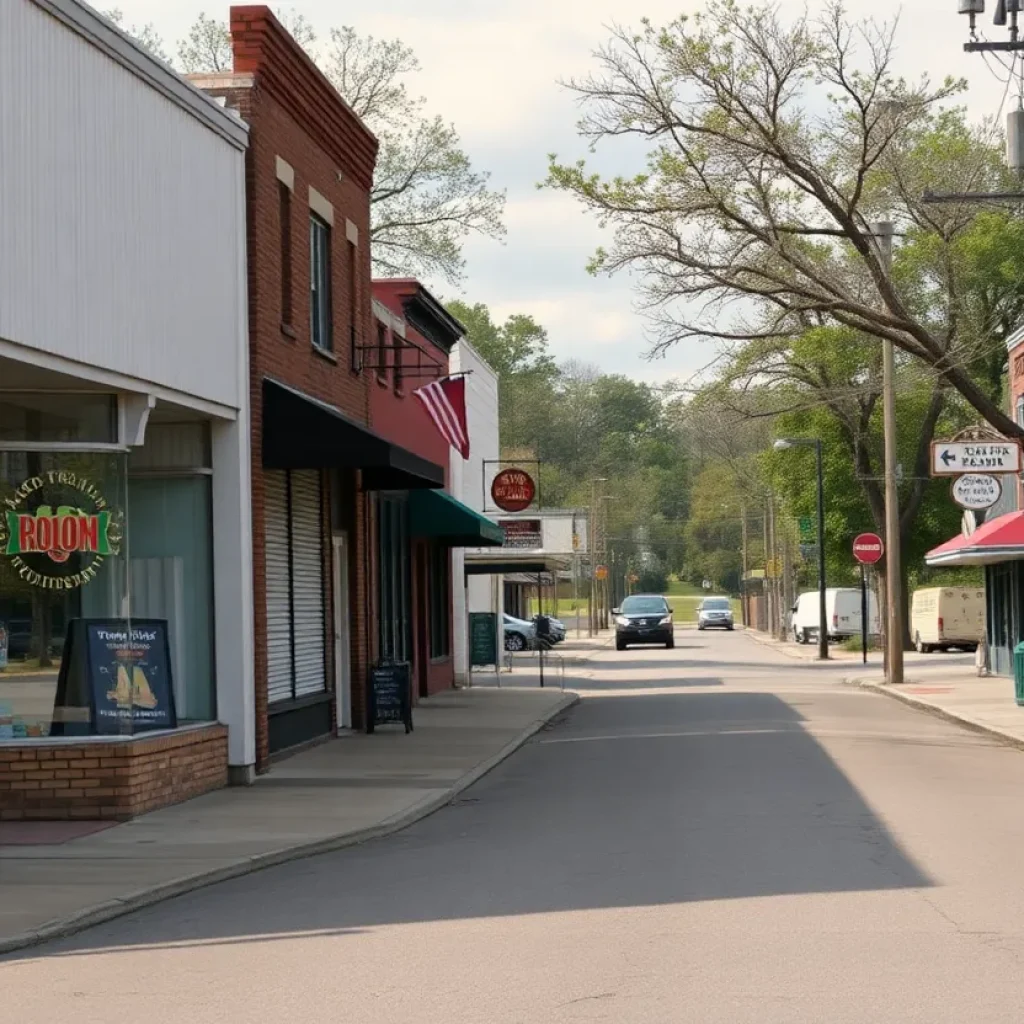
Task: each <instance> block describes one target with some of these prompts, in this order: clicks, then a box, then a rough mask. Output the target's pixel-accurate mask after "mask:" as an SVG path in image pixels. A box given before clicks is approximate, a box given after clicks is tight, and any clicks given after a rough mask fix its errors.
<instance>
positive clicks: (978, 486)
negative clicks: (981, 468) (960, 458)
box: [950, 473, 1003, 510]
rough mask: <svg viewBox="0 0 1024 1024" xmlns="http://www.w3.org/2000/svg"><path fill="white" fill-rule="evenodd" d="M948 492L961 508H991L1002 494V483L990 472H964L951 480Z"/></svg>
mask: <svg viewBox="0 0 1024 1024" xmlns="http://www.w3.org/2000/svg"><path fill="white" fill-rule="evenodd" d="M950 492H951V493H952V495H953V500H954V501H955V502H956V503H957V504H958V505H959V506H960V507H961V508H970V509H976V510H981V509H985V508H991V507H992V506H993V505H994V504H995V503H996V502H997V501H998V500H999V499H1000V498H1001V497H1002V496H1003V485H1002V484H1001V483H1000V482H999V477H997V476H992V475H991V474H990V473H965V474H964V475H963V476H958V477H957V478H956V479H955V480H954V481H953V483H952V486H951V488H950Z"/></svg>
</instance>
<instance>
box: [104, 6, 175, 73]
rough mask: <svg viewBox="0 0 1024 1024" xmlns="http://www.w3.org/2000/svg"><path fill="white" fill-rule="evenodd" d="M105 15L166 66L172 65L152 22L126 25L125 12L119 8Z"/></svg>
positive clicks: (110, 10) (110, 9)
mask: <svg viewBox="0 0 1024 1024" xmlns="http://www.w3.org/2000/svg"><path fill="white" fill-rule="evenodd" d="M103 15H104V17H106V18H109V19H110V20H111V21H112V22H113V23H114V24H115V25H116V26H117V27H118V28H119V29H121V31H122V32H125V33H126V34H127V35H130V36H131V37H132V38H133V39H134V40H135V41H136V42H137V43H139V44H140V45H141V46H143V47H144V48H145V49H147V50H149V52H150V53H151V54H153V56H154V57H156V58H157V59H158V60H162V61H163V62H164V63H165V64H170V63H171V57H170V55H169V54H168V53H167V49H166V47H165V46H164V41H163V38H162V37H161V36H160V33H159V32H158V31H157V29H156V26H155V25H153V23H152V22H147V24H145V25H126V24H125V21H124V12H123V11H122V10H121V9H120V8H119V7H111V8H108V9H107V10H105V11H104V12H103Z"/></svg>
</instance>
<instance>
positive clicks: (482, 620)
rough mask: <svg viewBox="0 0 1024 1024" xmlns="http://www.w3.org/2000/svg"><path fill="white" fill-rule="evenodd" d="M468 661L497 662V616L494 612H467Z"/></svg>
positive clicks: (479, 663)
mask: <svg viewBox="0 0 1024 1024" xmlns="http://www.w3.org/2000/svg"><path fill="white" fill-rule="evenodd" d="M469 663H470V665H497V664H498V616H497V615H495V614H494V612H470V613H469Z"/></svg>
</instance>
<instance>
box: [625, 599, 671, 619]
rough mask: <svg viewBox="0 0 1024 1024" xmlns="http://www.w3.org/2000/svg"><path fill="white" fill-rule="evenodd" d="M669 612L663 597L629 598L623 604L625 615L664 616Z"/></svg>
mask: <svg viewBox="0 0 1024 1024" xmlns="http://www.w3.org/2000/svg"><path fill="white" fill-rule="evenodd" d="M667 611H668V606H667V605H666V604H665V598H663V597H627V598H626V600H625V601H623V602H622V613H623V615H664V614H665V613H666V612H667Z"/></svg>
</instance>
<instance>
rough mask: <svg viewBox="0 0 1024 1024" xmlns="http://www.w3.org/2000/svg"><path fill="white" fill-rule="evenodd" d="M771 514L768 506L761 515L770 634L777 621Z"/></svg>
mask: <svg viewBox="0 0 1024 1024" xmlns="http://www.w3.org/2000/svg"><path fill="white" fill-rule="evenodd" d="M770 500H771V499H770V498H769V501H770ZM769 514H770V513H769V512H768V507H767V506H766V507H765V513H764V515H763V516H762V517H761V532H762V534H763V543H764V603H765V614H766V621H765V626H766V627H767V632H768V633H769V635H770V634H771V632H772V626H773V624H774V622H775V619H774V616H773V614H772V612H773V608H772V605H773V604H774V602H773V601H772V581H771V580H770V579H769V578H768V564H769V562H770V561H771V557H772V549H771V545H770V544H769V540H768V536H769V528H768V518H769Z"/></svg>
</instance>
